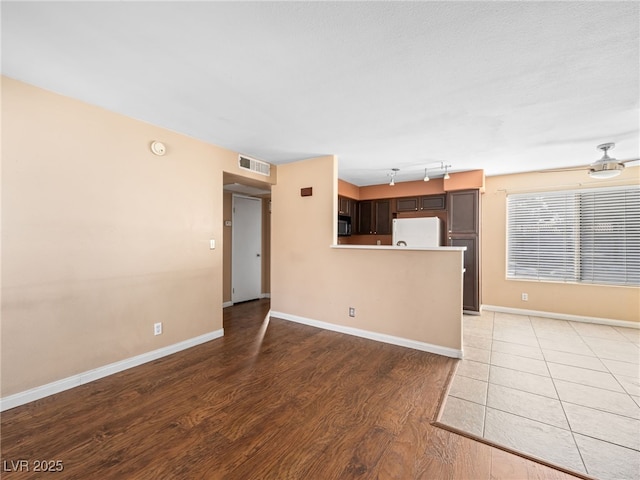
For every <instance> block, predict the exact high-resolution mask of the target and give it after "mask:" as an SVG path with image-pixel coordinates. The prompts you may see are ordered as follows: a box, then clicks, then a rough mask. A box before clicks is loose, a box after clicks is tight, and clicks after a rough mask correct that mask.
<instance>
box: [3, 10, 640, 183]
mask: <svg viewBox="0 0 640 480" xmlns="http://www.w3.org/2000/svg"><path fill="white" fill-rule="evenodd" d="M1 8H2V12H1V13H2V71H3V74H5V75H7V76H9V77H12V78H16V79H18V80H22V81H25V82H27V83H31V84H33V85H37V86H40V87H43V88H45V89H49V90H52V91H55V92H59V93H61V94H64V95H67V96H70V97H74V98H78V99H81V100H84V101H86V102H89V103H91V104H95V105H99V106H102V107H104V108H107V109H109V110H112V111H116V112H120V113H123V114H125V115H127V116H130V117H134V118H137V119H141V120H144V121H147V122H150V123H153V124H156V125H160V126H162V127H166V128H169V129H171V130H175V131H178V132H181V133H184V134H187V135H190V136H192V137H196V138H199V139H202V140H204V141H207V142H210V143H214V144H216V145H220V146H223V147H227V148H230V149H233V150H236V151H239V152H241V153H243V154H245V155H250V156H253V157H256V158H259V159H262V160H266V161H269V162H271V163H275V164H280V163H286V162H290V161H294V160H300V159H303V158H308V157H313V156H318V155H322V154H336V155H338V157H339V176H340V178H343V179H345V180H347V181H350V182H352V183H355V184H357V185H370V184H378V183H384V182H386V181H388V177H387V174H388V173H389V171H390V169H391V168H393V167H396V168H399V169H400V171H399V172H398V175H397V177H396V180H397V181H408V180H416V179H419V178H421V176H422V175H423V174H424V168H425V167H426V166H428V165H431V166H435V165H437V164H439V163H440V162H444V163H445V164H450V165H452V167H451V171H460V170H470V169H478V168H482V169H484V170H485V172H486V173H487V174H488V175H495V174H501V173H511V172H521V171H531V170H537V169H547V168H553V167H565V166H573V165H583V164H588V163H590V162H592V161H595V160H597V159H598V158H599V157H600V152H599V151H597V150H596V148H595V147H596V145H597V144H599V143H603V142H608V141H613V142H616V144H617V145H616V150H615V151H613V152H612V156H615V157H616V158H619V159H625V158H631V157H634V158H635V157H638V156H639V139H638V137H639V134H640V120H639V103H640V102H639V85H640V80H639V75H640V38H639V30H640V13H639V8H640V3H639V2H602V3H596V2H590V1H587V2H493V1H491V2H451V1H448V2H136V3H129V2H99V3H98V2H66V3H57V2H42V3H36V2H17V3H12V2H6V1H3V2H2V4H1ZM434 173H435V172H434Z"/></svg>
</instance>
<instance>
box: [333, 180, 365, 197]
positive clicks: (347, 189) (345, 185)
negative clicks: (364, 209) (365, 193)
mask: <svg viewBox="0 0 640 480" xmlns="http://www.w3.org/2000/svg"><path fill="white" fill-rule="evenodd" d="M338 195H341V196H343V197H349V198H353V199H354V200H360V187H358V186H357V185H354V184H353V183H349V182H345V181H344V180H340V179H338Z"/></svg>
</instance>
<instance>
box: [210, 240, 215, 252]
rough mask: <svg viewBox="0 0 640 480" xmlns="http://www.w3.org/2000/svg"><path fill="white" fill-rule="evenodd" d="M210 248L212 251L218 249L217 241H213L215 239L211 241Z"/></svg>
mask: <svg viewBox="0 0 640 480" xmlns="http://www.w3.org/2000/svg"><path fill="white" fill-rule="evenodd" d="M209 248H210V249H211V250H213V249H214V248H216V241H215V240H213V239H211V240H209Z"/></svg>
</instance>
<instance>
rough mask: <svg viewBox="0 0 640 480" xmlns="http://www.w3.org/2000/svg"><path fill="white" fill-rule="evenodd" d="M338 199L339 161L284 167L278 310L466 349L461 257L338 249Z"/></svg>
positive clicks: (274, 284)
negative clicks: (305, 191) (352, 313)
mask: <svg viewBox="0 0 640 480" xmlns="http://www.w3.org/2000/svg"><path fill="white" fill-rule="evenodd" d="M303 187H313V196H311V197H301V196H300V189H301V188H303ZM336 194H337V178H336V159H335V157H332V156H328V157H320V158H316V159H310V160H305V161H300V162H295V163H289V164H286V165H280V166H279V168H278V184H277V185H274V187H273V189H272V202H273V203H272V236H271V241H272V267H271V268H272V270H271V308H272V310H273V311H276V312H283V313H286V314H288V315H294V316H298V317H303V318H307V319H312V320H316V321H322V322H328V323H332V324H335V325H339V326H345V327H352V328H357V329H360V330H366V331H368V332H376V333H381V334H387V335H392V336H396V337H400V338H405V339H410V340H415V341H418V342H424V343H430V344H434V345H439V346H443V347H447V348H451V349H456V350H460V349H461V320H462V319H461V316H462V252H460V251H446V252H445V251H440V252H427V251H398V250H383V249H378V250H347V249H345V250H342V249H332V248H330V245H331V244H333V243H334V242H335V239H336V236H335V235H336V232H335V218H336V211H337V206H336V201H337V195H336ZM349 307H355V308H356V317H355V318H351V317H349V316H348V309H349Z"/></svg>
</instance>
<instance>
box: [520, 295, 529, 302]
mask: <svg viewBox="0 0 640 480" xmlns="http://www.w3.org/2000/svg"><path fill="white" fill-rule="evenodd" d="M528 300H529V294H528V293H523V294H522V301H523V302H527V301H528Z"/></svg>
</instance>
